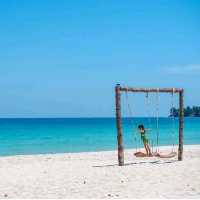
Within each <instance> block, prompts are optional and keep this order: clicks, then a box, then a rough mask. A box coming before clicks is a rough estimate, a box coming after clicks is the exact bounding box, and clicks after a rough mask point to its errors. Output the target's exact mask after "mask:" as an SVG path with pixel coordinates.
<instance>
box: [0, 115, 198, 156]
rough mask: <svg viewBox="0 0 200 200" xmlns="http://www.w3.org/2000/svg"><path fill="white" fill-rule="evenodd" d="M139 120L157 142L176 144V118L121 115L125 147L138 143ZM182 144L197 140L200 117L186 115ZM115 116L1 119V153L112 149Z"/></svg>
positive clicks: (113, 144) (114, 142) (113, 146)
mask: <svg viewBox="0 0 200 200" xmlns="http://www.w3.org/2000/svg"><path fill="white" fill-rule="evenodd" d="M138 124H144V125H145V127H146V128H147V129H148V131H147V137H148V138H149V140H150V143H151V145H152V146H154V147H155V146H156V145H157V142H156V138H157V130H159V145H170V146H172V145H173V143H174V144H178V119H175V120H174V122H173V120H172V119H170V118H159V129H157V128H156V126H157V123H156V119H155V118H134V119H130V118H124V119H123V123H122V126H123V142H124V147H125V148H135V147H137V148H138V147H139V146H141V145H142V144H141V142H140V135H139V133H138V131H137V126H138ZM184 144H200V118H185V125H184ZM116 148H117V132H116V124H115V118H75V119H70V118H58V119H52V118H49V119H0V155H1V156H7V155H21V154H22V155H24V154H45V153H64V152H90V151H105V150H115V149H116Z"/></svg>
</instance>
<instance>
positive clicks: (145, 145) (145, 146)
mask: <svg viewBox="0 0 200 200" xmlns="http://www.w3.org/2000/svg"><path fill="white" fill-rule="evenodd" d="M144 148H145V150H146V152H147V155H149V152H148V148H147V144H144Z"/></svg>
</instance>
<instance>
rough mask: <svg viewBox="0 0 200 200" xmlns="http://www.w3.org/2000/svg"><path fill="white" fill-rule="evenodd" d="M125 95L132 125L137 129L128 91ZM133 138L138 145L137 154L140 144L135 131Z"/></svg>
mask: <svg viewBox="0 0 200 200" xmlns="http://www.w3.org/2000/svg"><path fill="white" fill-rule="evenodd" d="M125 94H126V102H127V106H128V112H129V116H130V118H131V120H130V121H131V124H133V125H134V127H135V123H134V120H133V112H132V109H131V105H130V102H129V98H128V89H127V90H126V91H125ZM133 138H134V141H135V144H136V152H137V149H138V147H139V146H138V143H137V137H136V133H135V131H133Z"/></svg>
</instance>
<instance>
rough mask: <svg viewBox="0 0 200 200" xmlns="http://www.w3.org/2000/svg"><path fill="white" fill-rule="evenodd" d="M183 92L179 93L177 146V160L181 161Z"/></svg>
mask: <svg viewBox="0 0 200 200" xmlns="http://www.w3.org/2000/svg"><path fill="white" fill-rule="evenodd" d="M183 93H184V90H181V91H180V92H179V145H178V160H179V161H181V160H182V159H183V124H184V102H183Z"/></svg>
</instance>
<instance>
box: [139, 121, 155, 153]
mask: <svg viewBox="0 0 200 200" xmlns="http://www.w3.org/2000/svg"><path fill="white" fill-rule="evenodd" d="M138 129H139V131H140V134H141V140H142V142H143V144H144V148H145V150H146V153H147V154H146V155H147V156H153V155H152V153H151V149H150V146H149V140H148V139H147V137H146V134H145V132H146V130H145V128H144V125H143V124H140V125H139V126H138Z"/></svg>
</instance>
